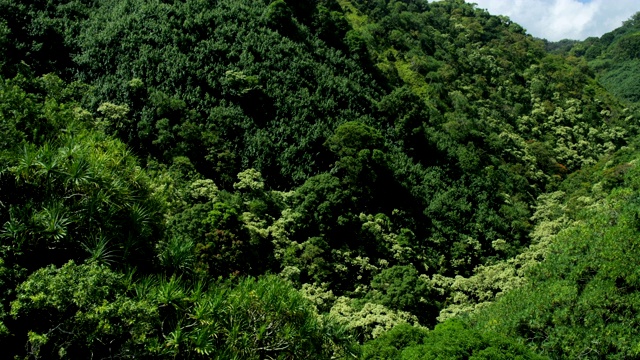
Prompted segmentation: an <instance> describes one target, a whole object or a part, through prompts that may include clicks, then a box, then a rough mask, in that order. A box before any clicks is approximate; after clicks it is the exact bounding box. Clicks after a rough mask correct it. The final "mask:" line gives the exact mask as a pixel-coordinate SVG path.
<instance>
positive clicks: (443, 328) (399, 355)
mask: <svg viewBox="0 0 640 360" xmlns="http://www.w3.org/2000/svg"><path fill="white" fill-rule="evenodd" d="M363 355H364V356H363V359H403V360H405V359H406V360H410V359H411V360H413V359H425V360H427V359H461V360H462V359H475V360H480V359H487V360H488V359H505V360H506V359H521V360H524V359H540V360H541V359H545V357H542V356H539V355H536V354H535V353H533V352H532V351H531V350H529V349H527V348H526V347H525V346H523V345H522V344H520V343H518V342H517V340H515V339H512V338H508V337H503V336H500V335H498V334H496V333H491V332H479V331H477V330H474V329H472V328H470V327H469V325H468V324H465V323H464V322H461V321H447V322H445V323H442V324H440V325H438V326H436V327H435V329H434V330H432V331H428V332H427V331H424V330H422V329H418V328H414V327H410V326H408V325H399V326H396V327H395V328H394V329H393V330H391V331H389V332H387V333H386V334H384V335H383V336H381V337H379V338H377V339H374V340H371V341H369V342H367V343H365V345H364V348H363Z"/></svg>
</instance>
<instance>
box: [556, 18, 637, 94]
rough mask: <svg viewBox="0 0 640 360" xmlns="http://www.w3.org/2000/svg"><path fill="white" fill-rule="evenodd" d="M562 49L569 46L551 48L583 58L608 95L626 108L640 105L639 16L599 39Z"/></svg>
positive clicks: (558, 44) (573, 44)
mask: <svg viewBox="0 0 640 360" xmlns="http://www.w3.org/2000/svg"><path fill="white" fill-rule="evenodd" d="M564 45H570V46H563V45H562V44H560V43H554V45H552V46H551V47H552V48H554V50H560V51H562V50H563V49H564V51H565V52H566V54H568V55H572V56H577V57H583V58H585V59H586V60H587V61H588V62H589V66H590V67H591V68H592V69H593V70H594V71H595V72H596V74H597V76H598V80H599V81H600V82H601V83H602V84H603V85H604V86H605V87H606V88H607V89H608V90H609V91H611V92H612V93H613V94H615V95H616V96H618V97H620V98H621V99H623V100H624V101H626V102H627V103H629V104H633V105H638V104H640V13H636V14H635V15H634V16H632V17H631V18H630V19H629V20H627V21H625V22H624V23H623V25H622V26H621V27H619V28H617V29H615V30H614V31H612V32H609V33H606V34H604V35H602V37H600V38H589V39H587V40H585V41H582V42H576V43H571V44H568V43H565V44H564Z"/></svg>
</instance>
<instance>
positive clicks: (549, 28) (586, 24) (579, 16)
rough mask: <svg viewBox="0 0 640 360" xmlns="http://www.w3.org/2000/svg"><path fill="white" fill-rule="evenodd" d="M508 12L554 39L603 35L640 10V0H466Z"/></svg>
mask: <svg viewBox="0 0 640 360" xmlns="http://www.w3.org/2000/svg"><path fill="white" fill-rule="evenodd" d="M466 1H467V2H471V3H476V4H478V7H479V8H482V9H487V10H489V12H490V13H492V14H494V15H506V16H508V17H509V18H511V20H513V21H515V22H517V23H518V24H520V25H522V26H523V27H524V28H525V29H527V31H528V33H529V34H531V35H533V36H536V37H540V38H545V39H547V40H551V41H557V40H561V39H575V40H584V39H586V38H587V37H589V36H602V34H604V33H607V32H609V31H611V30H613V29H615V28H617V27H619V26H620V25H622V22H623V21H625V20H627V19H629V18H630V17H631V16H632V15H633V14H635V13H636V12H638V11H640V0H466Z"/></svg>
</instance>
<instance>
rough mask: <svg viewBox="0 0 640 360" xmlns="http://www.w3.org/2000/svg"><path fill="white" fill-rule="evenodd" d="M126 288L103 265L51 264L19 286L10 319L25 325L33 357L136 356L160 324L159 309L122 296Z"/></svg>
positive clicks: (117, 276) (125, 284)
mask: <svg viewBox="0 0 640 360" xmlns="http://www.w3.org/2000/svg"><path fill="white" fill-rule="evenodd" d="M128 286H129V284H128V283H127V279H126V278H125V277H124V276H123V275H119V274H117V273H115V272H113V271H111V270H109V269H108V268H107V267H106V266H103V265H97V264H87V265H76V264H75V263H73V262H69V263H67V264H65V265H64V266H62V267H61V268H59V269H56V268H55V267H53V266H49V267H46V268H43V269H41V270H38V271H36V272H34V273H33V274H31V275H30V276H29V278H28V279H27V281H25V282H24V283H22V284H21V285H20V286H18V288H17V297H16V300H15V301H13V302H12V303H11V315H12V316H13V317H14V318H15V319H17V320H19V321H20V322H22V323H24V324H25V325H26V326H25V328H26V330H28V332H29V336H28V344H27V346H28V349H29V352H30V353H31V355H32V356H34V357H38V356H41V357H53V356H56V355H58V354H64V357H66V358H77V357H86V356H90V354H92V353H100V354H104V355H107V356H122V355H124V354H127V353H132V352H133V353H135V352H137V351H141V350H142V349H143V348H144V345H143V344H144V343H145V342H146V341H147V338H148V337H149V336H153V329H154V328H155V327H157V326H158V325H159V324H158V323H157V321H158V310H157V308H156V307H155V306H153V304H151V303H150V302H148V301H144V300H134V299H130V298H128V297H126V296H125V295H124V293H125V291H126V290H127V287H128ZM43 317H46V318H43ZM109 344H117V346H113V345H111V346H110V345H109Z"/></svg>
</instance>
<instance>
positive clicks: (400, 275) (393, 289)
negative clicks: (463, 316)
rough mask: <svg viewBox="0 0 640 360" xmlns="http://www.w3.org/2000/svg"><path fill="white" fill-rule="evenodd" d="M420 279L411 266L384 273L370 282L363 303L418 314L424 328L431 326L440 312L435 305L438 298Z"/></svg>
mask: <svg viewBox="0 0 640 360" xmlns="http://www.w3.org/2000/svg"><path fill="white" fill-rule="evenodd" d="M419 275H420V274H419V273H418V271H417V270H416V269H415V268H414V267H413V266H411V265H404V266H402V265H396V266H394V267H391V268H389V269H385V270H382V271H381V272H380V273H379V274H377V275H376V276H374V277H373V279H372V280H371V290H370V291H369V293H368V294H367V295H366V296H365V297H364V299H365V300H366V301H370V302H374V303H378V304H382V305H384V306H386V307H388V308H390V309H397V310H402V311H407V312H409V313H411V314H415V315H416V316H418V319H420V322H421V324H424V325H431V324H429V322H430V321H432V319H433V315H434V314H435V313H436V312H437V311H438V304H437V303H434V302H435V299H437V294H436V293H435V291H434V290H433V289H432V288H431V284H429V283H428V281H426V279H424V278H421V277H420V276H419Z"/></svg>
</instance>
